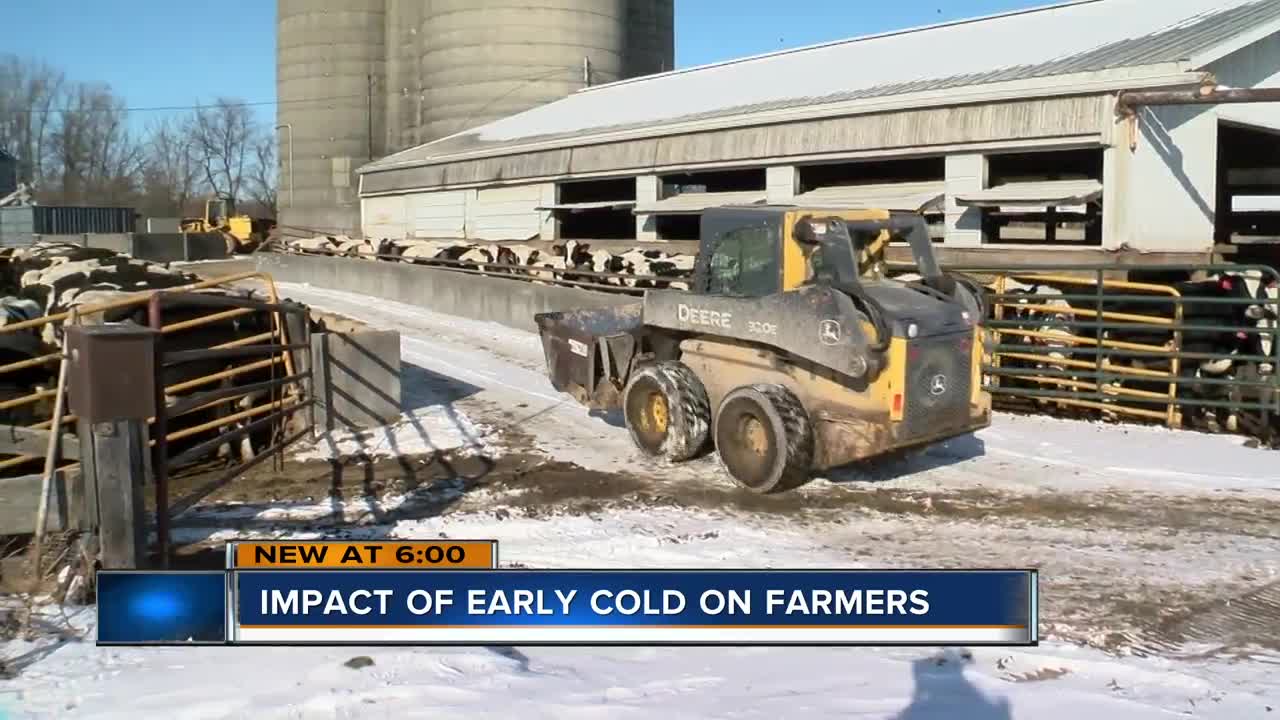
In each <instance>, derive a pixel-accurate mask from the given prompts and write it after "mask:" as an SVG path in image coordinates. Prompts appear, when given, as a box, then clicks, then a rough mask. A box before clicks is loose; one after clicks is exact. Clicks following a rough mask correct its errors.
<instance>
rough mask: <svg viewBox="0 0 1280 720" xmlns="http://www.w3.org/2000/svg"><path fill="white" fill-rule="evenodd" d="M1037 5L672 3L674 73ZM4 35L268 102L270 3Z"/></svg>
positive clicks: (131, 6)
mask: <svg viewBox="0 0 1280 720" xmlns="http://www.w3.org/2000/svg"><path fill="white" fill-rule="evenodd" d="M1043 4H1046V1H1045V0H953V1H946V0H891V1H889V2H882V1H879V0H676V65H677V66H678V67H687V66H689V65H698V64H703V63H708V62H715V61H719V60H728V59H731V58H734V57H741V56H744V55H752V54H757V53H762V52H771V51H774V50H781V49H785V48H788V47H797V46H801V45H809V44H812V43H818V42H824V41H829V40H838V39H840V38H845V37H852V36H854V35H862V34H866V33H873V32H882V31H885V30H893V29H897V28H903V27H910V26H915V25H921V24H926V23H933V22H942V21H945V20H953V19H957V18H963V17H971V16H974V15H985V14H989V13H993V12H1003V11H1007V10H1014V9H1018V8H1024V7H1033V6H1036V5H1043ZM4 26H5V27H4V30H3V35H2V37H3V41H0V52H11V53H16V54H17V55H19V56H21V57H24V58H31V59H39V60H44V61H46V62H49V63H50V64H52V65H55V66H57V67H59V68H61V69H63V70H64V71H65V72H66V73H67V75H68V77H69V78H71V79H73V80H80V81H97V82H105V83H107V84H110V85H111V86H112V87H113V88H114V89H115V90H116V92H117V93H119V94H120V95H122V96H123V97H124V98H125V99H126V100H127V101H128V104H129V105H130V106H133V107H154V106H171V105H193V104H195V103H197V102H208V101H210V100H212V99H213V98H216V97H218V96H227V97H235V98H239V99H241V100H244V101H248V102H259V101H261V102H270V101H273V100H274V99H275V3H274V2H272V1H271V0H221V1H220V2H212V3H196V2H185V1H179V2H174V1H173V0H56V1H53V0H17V2H16V3H15V4H13V5H9V6H8V7H6V8H5V10H4ZM886 62H892V59H891V58H886ZM848 72H850V73H856V72H857V68H849V69H848ZM260 112H261V113H262V114H263V115H265V116H267V117H271V116H272V114H273V108H272V107H271V106H269V105H268V106H264V107H262V108H260ZM164 114H165V113H162V112H148V113H137V114H135V116H134V118H133V119H134V122H135V123H137V124H139V125H141V124H145V122H146V121H147V120H149V119H151V118H155V117H161V116H163V115H164Z"/></svg>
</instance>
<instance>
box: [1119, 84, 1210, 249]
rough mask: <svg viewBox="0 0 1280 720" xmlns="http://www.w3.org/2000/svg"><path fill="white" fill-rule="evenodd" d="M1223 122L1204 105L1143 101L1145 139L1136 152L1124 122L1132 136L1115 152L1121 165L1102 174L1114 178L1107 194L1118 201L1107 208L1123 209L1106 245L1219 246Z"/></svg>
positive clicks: (1140, 137) (1141, 120)
mask: <svg viewBox="0 0 1280 720" xmlns="http://www.w3.org/2000/svg"><path fill="white" fill-rule="evenodd" d="M1217 123H1218V120H1217V117H1216V116H1215V115H1214V114H1213V113H1212V112H1206V111H1204V110H1203V109H1201V108H1196V107H1156V108H1142V109H1141V111H1140V116H1139V133H1138V146H1137V149H1136V150H1132V151H1131V150H1129V149H1128V130H1127V129H1126V128H1125V127H1124V125H1125V124H1124V123H1120V124H1118V126H1117V127H1118V132H1119V133H1121V134H1122V135H1123V136H1124V138H1125V139H1124V140H1123V141H1121V142H1120V143H1118V144H1117V146H1116V148H1115V149H1113V150H1112V151H1111V152H1110V153H1109V155H1108V158H1107V159H1108V160H1110V164H1111V165H1113V166H1114V167H1113V168H1112V172H1111V173H1107V172H1105V171H1104V178H1103V180H1104V183H1105V182H1106V181H1108V180H1109V181H1111V182H1112V183H1113V187H1112V190H1113V192H1111V193H1108V195H1107V196H1106V197H1105V198H1104V203H1105V202H1106V200H1107V199H1111V201H1112V202H1111V203H1110V204H1108V205H1106V206H1105V207H1104V210H1103V212H1104V214H1105V213H1108V212H1110V213H1115V214H1116V217H1115V218H1113V222H1114V224H1113V225H1111V226H1110V228H1111V230H1112V235H1111V236H1110V237H1104V239H1103V245H1104V247H1110V248H1119V247H1122V246H1124V245H1128V246H1129V247H1132V248H1134V249H1137V250H1142V251H1147V252H1153V251H1161V252H1201V251H1207V250H1209V249H1211V248H1212V247H1213V226H1214V213H1215V204H1216V201H1215V198H1216V195H1215V193H1216V191H1217V162H1218V142H1217V138H1218V127H1217ZM1126 154H1127V155H1126ZM1104 162H1105V161H1104ZM1108 176H1109V177H1108Z"/></svg>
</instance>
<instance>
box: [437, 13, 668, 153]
mask: <svg viewBox="0 0 1280 720" xmlns="http://www.w3.org/2000/svg"><path fill="white" fill-rule="evenodd" d="M671 7H672V2H671V0H656V1H655V0H432V2H430V3H428V10H427V12H426V14H425V15H424V16H423V18H422V32H421V34H420V39H421V48H422V56H421V66H422V80H423V86H424V88H425V91H424V94H423V111H422V115H421V132H420V134H419V138H418V139H419V140H420V141H421V142H429V141H431V140H434V139H437V138H441V137H444V136H446V135H451V134H453V133H456V132H460V131H462V130H465V129H467V128H471V127H475V126H477V125H482V124H484V123H486V122H490V121H492V120H497V119H499V118H503V117H506V116H508V115H512V114H515V113H518V112H521V111H523V110H527V109H529V108H531V107H535V106H537V105H541V104H543V103H547V102H550V101H552V100H557V99H559V98H561V97H564V96H565V95H568V94H569V93H571V92H574V91H576V90H579V89H581V88H582V87H583V86H584V85H585V84H586V82H587V78H588V77H589V78H590V82H591V83H592V84H600V83H606V82H612V81H614V80H620V79H623V78H627V77H634V76H636V75H644V74H649V73H653V72H658V71H660V70H661V69H662V68H663V67H664V66H665V67H666V68H667V69H670V68H671V64H672V56H673V47H672V43H671V33H672V29H671V28H672V24H673V18H672V9H671Z"/></svg>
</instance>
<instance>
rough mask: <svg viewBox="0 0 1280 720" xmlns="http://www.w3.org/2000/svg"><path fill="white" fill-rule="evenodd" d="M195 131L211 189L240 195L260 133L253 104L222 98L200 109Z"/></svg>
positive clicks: (194, 120)
mask: <svg viewBox="0 0 1280 720" xmlns="http://www.w3.org/2000/svg"><path fill="white" fill-rule="evenodd" d="M191 134H192V138H193V139H194V141H195V147H196V152H197V157H198V158H199V161H200V164H201V167H202V168H203V169H204V180H205V182H206V183H208V185H209V189H210V190H211V191H212V192H214V193H215V194H217V195H220V196H223V197H229V198H232V199H233V200H234V199H238V198H239V196H240V191H241V188H242V187H243V185H244V182H245V173H246V172H247V171H248V170H249V169H250V166H251V164H252V161H253V153H254V150H253V148H254V144H255V142H256V141H257V137H256V136H257V135H258V131H257V125H256V124H255V123H254V121H253V115H252V113H251V112H250V111H249V108H248V107H247V106H245V105H244V103H242V102H240V101H238V100H232V99H228V98H218V100H217V101H216V102H215V103H214V104H213V105H211V106H205V107H200V108H197V109H196V111H195V114H194V116H193V119H192V127H191Z"/></svg>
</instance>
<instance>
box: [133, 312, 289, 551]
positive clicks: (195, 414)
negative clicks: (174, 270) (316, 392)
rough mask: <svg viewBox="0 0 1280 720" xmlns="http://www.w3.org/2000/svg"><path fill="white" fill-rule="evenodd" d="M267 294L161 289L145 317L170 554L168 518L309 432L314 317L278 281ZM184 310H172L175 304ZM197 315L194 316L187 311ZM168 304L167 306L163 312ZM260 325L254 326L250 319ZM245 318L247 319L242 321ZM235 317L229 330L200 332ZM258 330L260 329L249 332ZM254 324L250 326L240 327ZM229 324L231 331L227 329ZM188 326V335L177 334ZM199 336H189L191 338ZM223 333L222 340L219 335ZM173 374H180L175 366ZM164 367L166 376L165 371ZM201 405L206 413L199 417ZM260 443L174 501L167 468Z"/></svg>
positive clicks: (159, 508)
mask: <svg viewBox="0 0 1280 720" xmlns="http://www.w3.org/2000/svg"><path fill="white" fill-rule="evenodd" d="M269 296H270V297H269V300H268V301H267V302H262V301H258V300H253V299H248V298H240V297H226V296H221V295H209V294H199V293H192V292H173V293H157V294H155V295H153V296H152V297H151V298H150V300H149V303H148V313H147V314H148V321H149V324H150V326H151V328H152V329H154V330H157V331H159V333H160V341H159V343H158V346H157V362H156V377H155V384H156V397H157V401H158V402H157V408H156V414H155V417H154V419H153V424H152V433H151V435H152V437H154V438H155V440H153V441H152V446H153V460H152V463H153V469H154V475H155V502H156V534H157V539H158V541H159V546H160V553H161V557H162V558H167V557H168V550H169V524H170V520H171V518H173V517H174V516H176V515H179V514H181V513H182V512H184V511H186V510H187V509H189V508H191V507H192V506H193V505H195V504H196V503H198V502H199V501H200V500H201V499H203V498H205V497H207V496H208V495H209V494H211V493H212V492H214V491H216V490H217V489H219V488H221V487H223V486H224V485H226V484H227V483H228V482H230V481H231V480H233V479H235V478H236V477H238V476H240V475H242V474H244V473H245V472H246V471H248V470H249V469H250V468H252V467H254V466H256V465H257V464H259V463H261V462H262V461H264V460H266V459H268V458H271V457H273V456H279V455H280V453H281V451H282V450H283V449H284V448H285V447H286V446H288V445H290V444H292V443H293V442H295V441H297V440H299V439H301V438H302V437H304V436H305V435H307V434H308V433H309V432H310V431H311V428H312V427H313V425H314V421H313V417H312V415H311V413H310V410H311V408H312V401H313V393H312V392H311V362H310V347H311V340H310V323H309V322H308V314H307V313H308V310H307V308H306V306H303V305H299V304H296V303H287V302H281V301H280V300H279V299H278V297H277V296H276V294H275V290H274V287H271V288H270V290H269ZM179 309H180V310H183V311H186V312H185V313H184V314H183V315H182V316H181V317H182V319H176V321H175V318H174V317H173V316H174V315H175V314H176V313H175V311H176V310H179ZM193 310H194V311H195V316H194V317H190V316H189V314H190V313H191V311H193ZM166 312H167V313H168V316H166ZM255 322H256V323H257V324H259V325H260V327H256V328H255V327H253V323H255ZM241 325H249V326H250V328H251V329H249V330H247V331H246V330H244V329H243V328H241V327H238V326H241ZM228 326H231V327H232V328H233V330H232V331H231V332H230V333H227V332H222V333H218V332H212V333H210V332H206V333H204V335H203V337H201V334H200V333H199V332H193V331H196V329H197V328H205V329H211V328H213V329H216V328H226V327H228ZM254 330H260V332H254ZM246 333H251V334H246ZM228 334H230V335H232V336H233V339H226V336H227V335H228ZM180 336H185V339H186V342H183V341H181V340H179V339H178V338H179V337H180ZM195 338H199V339H196V340H194V341H193V339H195ZM219 341H220V342H219ZM175 375H176V376H177V378H176V381H171V380H174V379H175V378H174V377H173V376H175ZM166 377H168V378H169V380H166ZM201 414H204V415H210V416H212V417H210V418H209V419H204V420H203V421H202V419H201V417H200V416H201ZM259 437H266V438H267V444H266V447H264V448H261V449H254V450H252V451H251V452H246V453H242V455H241V457H240V458H239V461H238V462H232V463H231V465H230V466H229V467H226V468H224V469H222V470H221V471H220V472H219V473H218V474H217V476H216V477H215V478H213V479H212V480H210V481H209V482H206V483H204V484H203V485H202V486H200V487H198V488H196V489H195V490H194V491H193V492H191V493H190V494H189V495H187V496H186V497H183V498H180V499H178V500H177V501H175V502H170V498H169V494H170V493H169V489H170V488H169V476H170V473H171V472H172V471H173V470H177V469H180V468H182V467H184V466H187V465H189V464H191V463H194V462H197V461H199V460H201V459H203V458H205V457H207V456H209V455H210V454H211V453H213V452H215V451H217V450H218V449H219V448H227V447H230V446H232V445H233V444H239V445H241V446H242V447H253V444H252V441H253V440H254V439H257V438H259Z"/></svg>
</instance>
